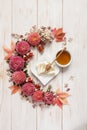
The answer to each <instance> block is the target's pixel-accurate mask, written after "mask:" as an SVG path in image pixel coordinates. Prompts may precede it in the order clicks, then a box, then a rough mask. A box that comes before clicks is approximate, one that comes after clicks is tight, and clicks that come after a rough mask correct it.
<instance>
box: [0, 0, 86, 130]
mask: <svg viewBox="0 0 87 130" xmlns="http://www.w3.org/2000/svg"><path fill="white" fill-rule="evenodd" d="M62 5H63V12H62ZM86 12H87V1H86V0H71V1H69V0H63V1H62V0H54V1H53V0H32V1H30V0H26V1H24V0H19V1H17V0H3V1H2V0H0V74H1V73H3V77H0V130H6V129H7V130H24V129H26V130H48V129H50V130H87V116H86V114H87V112H86V110H87V101H86V97H87V94H86V93H87V87H86V77H87V72H86V68H87V67H86V66H87V61H86V59H87V58H86V56H87V45H86V42H87V37H86V35H87V32H86V28H87V18H86ZM62 13H63V26H64V30H65V31H66V33H67V35H68V36H71V37H72V38H73V42H72V43H70V44H68V49H69V50H70V52H71V54H72V58H73V62H72V64H71V66H70V67H69V68H68V69H63V73H62V71H61V73H60V74H59V76H58V77H56V78H55V79H54V80H53V81H52V82H51V84H52V86H53V90H55V89H56V88H57V86H58V87H59V86H60V88H61V89H62V88H63V90H65V87H64V86H65V84H66V83H68V84H69V87H70V88H71V91H70V94H71V97H70V98H69V106H64V108H63V110H60V109H59V108H58V107H57V106H56V107H50V108H45V109H43V110H41V109H40V108H36V109H33V108H32V105H31V104H29V103H28V102H26V101H24V100H21V98H20V96H19V95H18V94H16V95H13V96H11V95H10V90H9V89H8V87H9V86H10V83H9V82H8V79H9V78H8V76H7V74H6V69H7V68H8V65H7V64H6V63H5V61H4V60H3V59H4V55H5V53H4V52H3V49H2V46H3V45H6V46H10V41H11V36H10V34H11V33H18V34H21V33H23V34H24V33H26V32H27V31H29V29H30V27H31V26H32V25H38V26H42V25H44V26H52V27H61V26H62ZM59 48H61V44H60V43H53V44H52V45H50V46H47V47H46V48H45V52H44V54H43V55H42V57H43V56H46V55H48V56H51V58H54V55H55V54H56V52H57V50H58V49H59ZM50 51H51V52H52V53H50ZM34 53H35V57H34V59H33V60H32V61H31V63H30V65H32V63H33V62H36V61H37V60H38V59H39V58H40V56H41V55H40V54H39V53H38V52H37V50H34ZM71 76H74V79H73V78H71V80H70V77H71Z"/></svg>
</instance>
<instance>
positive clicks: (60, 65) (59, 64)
mask: <svg viewBox="0 0 87 130" xmlns="http://www.w3.org/2000/svg"><path fill="white" fill-rule="evenodd" d="M61 51H62V50H60V51H58V53H60V52H61ZM58 53H57V55H58ZM63 53H67V54H68V56H69V58H70V60H69V62H67V63H65V64H61V63H59V62H58V60H55V62H56V64H57V65H58V66H59V67H62V68H65V67H68V66H69V65H70V64H71V62H72V57H71V54H70V52H69V51H67V50H64V51H63V52H62V53H61V55H62V54H63ZM57 55H56V57H57ZM61 55H60V56H61ZM63 55H64V54H63ZM60 56H59V57H60ZM63 59H64V58H63Z"/></svg>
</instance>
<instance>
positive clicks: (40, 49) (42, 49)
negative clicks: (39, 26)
mask: <svg viewBox="0 0 87 130" xmlns="http://www.w3.org/2000/svg"><path fill="white" fill-rule="evenodd" d="M38 51H39V52H43V51H44V47H43V46H42V45H41V44H40V45H39V46H38Z"/></svg>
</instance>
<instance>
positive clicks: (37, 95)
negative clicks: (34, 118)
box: [32, 90, 43, 102]
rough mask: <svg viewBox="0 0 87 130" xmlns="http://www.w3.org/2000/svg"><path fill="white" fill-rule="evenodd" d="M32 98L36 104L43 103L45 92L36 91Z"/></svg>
mask: <svg viewBox="0 0 87 130" xmlns="http://www.w3.org/2000/svg"><path fill="white" fill-rule="evenodd" d="M32 98H33V101H35V102H41V101H42V100H43V92H42V91H41V90H37V91H35V92H34V94H33V97H32Z"/></svg>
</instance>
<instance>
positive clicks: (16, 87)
mask: <svg viewBox="0 0 87 130" xmlns="http://www.w3.org/2000/svg"><path fill="white" fill-rule="evenodd" d="M9 88H10V89H11V94H15V93H17V92H20V91H21V88H20V87H19V86H15V85H13V86H10V87H9Z"/></svg>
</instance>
